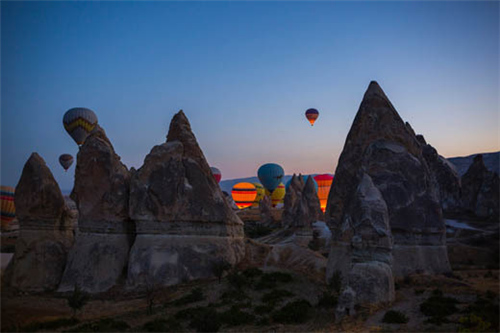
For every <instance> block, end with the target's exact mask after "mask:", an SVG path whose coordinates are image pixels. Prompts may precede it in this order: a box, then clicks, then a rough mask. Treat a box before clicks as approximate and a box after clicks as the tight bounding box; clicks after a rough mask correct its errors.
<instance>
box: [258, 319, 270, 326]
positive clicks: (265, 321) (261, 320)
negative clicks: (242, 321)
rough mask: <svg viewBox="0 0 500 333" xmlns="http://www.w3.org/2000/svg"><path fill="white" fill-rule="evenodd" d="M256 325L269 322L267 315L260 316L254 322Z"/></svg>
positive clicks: (265, 324) (263, 324) (264, 324)
mask: <svg viewBox="0 0 500 333" xmlns="http://www.w3.org/2000/svg"><path fill="white" fill-rule="evenodd" d="M255 324H256V325H257V326H267V325H269V324H270V320H269V317H262V318H260V319H258V320H257V322H256V323H255Z"/></svg>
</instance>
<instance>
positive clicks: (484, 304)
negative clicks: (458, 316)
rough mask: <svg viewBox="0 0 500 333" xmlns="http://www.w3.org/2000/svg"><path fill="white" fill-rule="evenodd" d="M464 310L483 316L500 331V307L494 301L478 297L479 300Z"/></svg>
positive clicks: (495, 329)
mask: <svg viewBox="0 0 500 333" xmlns="http://www.w3.org/2000/svg"><path fill="white" fill-rule="evenodd" d="M463 312H464V313H465V314H469V315H470V314H474V315H476V316H478V317H481V318H482V319H483V321H485V322H488V323H491V328H492V330H493V331H500V330H499V328H500V327H499V326H500V323H499V316H498V313H499V312H500V309H499V306H498V304H496V303H494V302H492V300H487V299H484V298H481V297H478V298H477V300H476V301H475V302H474V303H473V304H471V305H469V306H468V307H467V308H466V309H465V310H464V311H463Z"/></svg>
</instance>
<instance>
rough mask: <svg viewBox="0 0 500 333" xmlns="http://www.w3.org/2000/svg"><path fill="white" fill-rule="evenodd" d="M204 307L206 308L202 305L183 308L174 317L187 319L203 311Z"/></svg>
mask: <svg viewBox="0 0 500 333" xmlns="http://www.w3.org/2000/svg"><path fill="white" fill-rule="evenodd" d="M203 309H204V308H203V307H201V306H197V307H194V308H187V309H183V310H180V311H177V313H176V314H175V316H174V318H175V319H178V320H187V319H189V318H192V317H195V316H196V315H197V314H198V313H199V312H202V311H203Z"/></svg>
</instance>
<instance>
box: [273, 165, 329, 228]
mask: <svg viewBox="0 0 500 333" xmlns="http://www.w3.org/2000/svg"><path fill="white" fill-rule="evenodd" d="M321 217H322V213H321V205H320V202H319V199H318V194H317V193H316V189H315V187H314V181H313V179H312V177H311V176H309V177H308V178H307V181H306V182H305V184H304V180H303V178H302V176H301V175H299V176H298V177H297V176H296V175H295V174H294V175H293V176H292V181H291V182H290V186H289V188H288V191H287V192H286V194H285V198H284V210H283V218H282V224H283V226H284V227H291V228H308V229H310V228H311V225H312V224H313V223H314V222H316V221H317V220H319V219H320V218H321Z"/></svg>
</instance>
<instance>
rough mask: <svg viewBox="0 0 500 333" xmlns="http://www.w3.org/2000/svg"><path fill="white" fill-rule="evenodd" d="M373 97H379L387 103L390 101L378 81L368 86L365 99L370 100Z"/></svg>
mask: <svg viewBox="0 0 500 333" xmlns="http://www.w3.org/2000/svg"><path fill="white" fill-rule="evenodd" d="M373 97H379V98H382V99H385V100H386V101H389V99H388V98H387V96H386V95H385V93H384V91H383V90H382V88H381V87H380V86H379V84H378V83H377V81H371V82H370V84H369V85H368V89H366V92H365V95H364V97H363V99H368V98H373Z"/></svg>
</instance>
